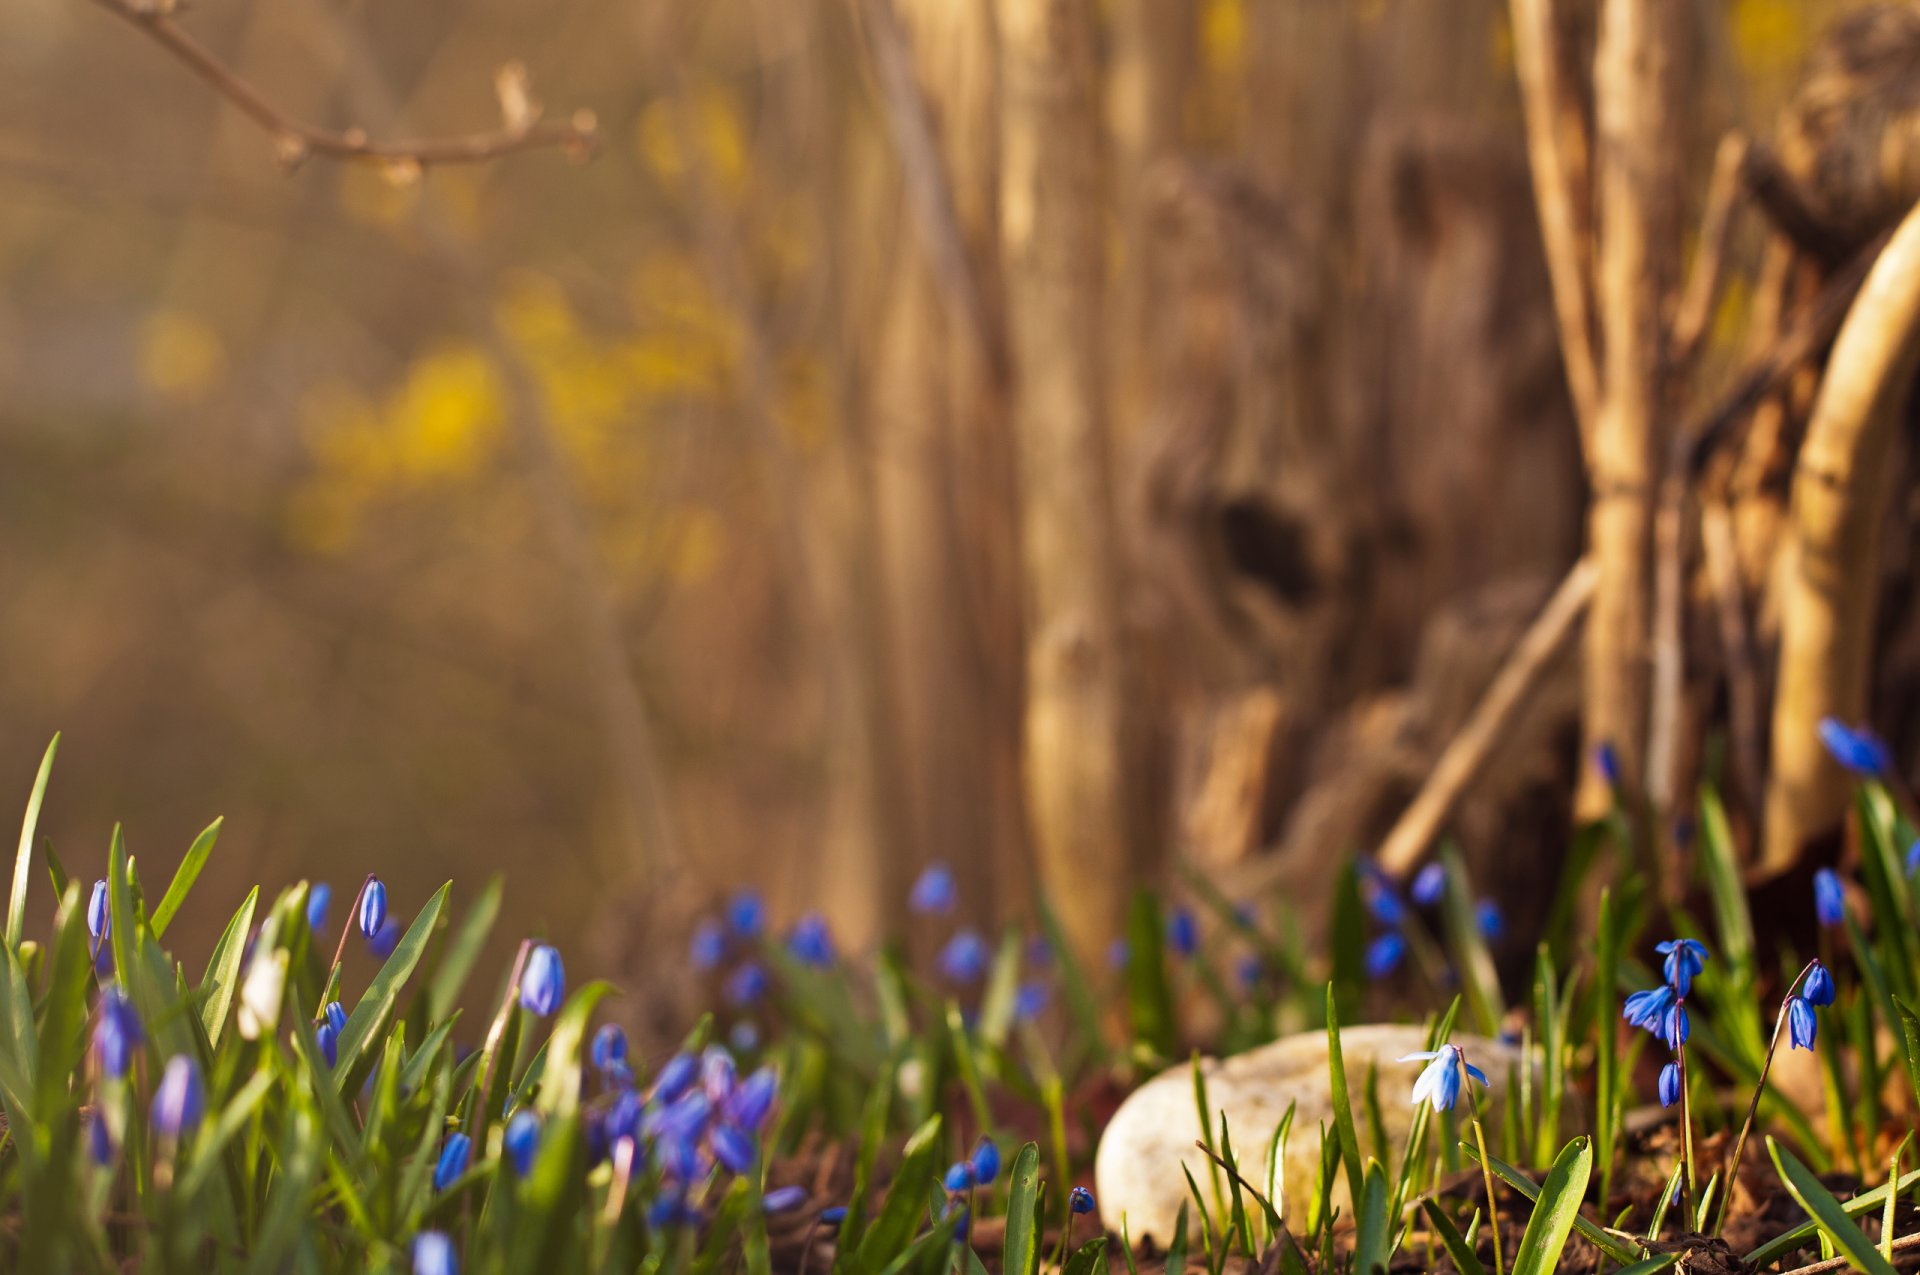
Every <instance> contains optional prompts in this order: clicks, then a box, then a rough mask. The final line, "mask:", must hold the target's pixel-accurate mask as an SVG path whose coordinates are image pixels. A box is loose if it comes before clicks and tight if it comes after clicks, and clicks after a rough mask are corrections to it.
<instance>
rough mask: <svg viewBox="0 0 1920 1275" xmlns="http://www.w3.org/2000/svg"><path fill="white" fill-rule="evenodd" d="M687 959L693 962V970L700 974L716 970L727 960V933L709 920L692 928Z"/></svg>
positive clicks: (717, 923)
mask: <svg viewBox="0 0 1920 1275" xmlns="http://www.w3.org/2000/svg"><path fill="white" fill-rule="evenodd" d="M687 959H688V960H690V961H692V962H693V968H695V969H697V970H700V971H702V972H705V971H707V970H711V969H716V968H718V967H719V965H720V962H721V961H724V960H726V959H727V932H726V931H725V930H723V929H721V928H720V923H719V922H718V921H715V920H711V919H709V920H705V921H702V922H700V924H698V925H696V926H694V927H693V939H692V941H691V942H689V943H688V945H687Z"/></svg>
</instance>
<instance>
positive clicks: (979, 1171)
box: [973, 1138, 1000, 1186]
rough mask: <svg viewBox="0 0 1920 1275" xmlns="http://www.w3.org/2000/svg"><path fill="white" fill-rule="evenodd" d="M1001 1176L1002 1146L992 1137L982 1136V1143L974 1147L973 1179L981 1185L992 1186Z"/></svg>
mask: <svg viewBox="0 0 1920 1275" xmlns="http://www.w3.org/2000/svg"><path fill="white" fill-rule="evenodd" d="M999 1176H1000V1148H999V1147H998V1146H996V1145H994V1141H993V1139H992V1138H982V1139H980V1145H979V1146H977V1147H975V1148H974V1149H973V1179H974V1181H976V1182H978V1183H979V1184H980V1185H981V1186H990V1185H991V1184H992V1183H993V1180H994V1179H995V1178H997V1177H999Z"/></svg>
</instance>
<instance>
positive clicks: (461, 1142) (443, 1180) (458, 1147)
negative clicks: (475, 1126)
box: [433, 1133, 473, 1191]
mask: <svg viewBox="0 0 1920 1275" xmlns="http://www.w3.org/2000/svg"><path fill="white" fill-rule="evenodd" d="M471 1159H473V1139H472V1138H469V1137H468V1136H467V1135H466V1134H464V1133H450V1134H448V1135H447V1140H446V1141H445V1142H443V1143H441V1144H440V1162H439V1163H438V1164H436V1165H434V1166H433V1189H434V1190H436V1191H444V1190H446V1189H447V1188H448V1187H450V1186H452V1185H453V1184H454V1183H455V1182H457V1181H459V1180H460V1175H461V1174H463V1173H465V1172H466V1171H467V1162H468V1161H469V1160H471Z"/></svg>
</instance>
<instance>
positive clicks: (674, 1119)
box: [656, 1089, 713, 1142]
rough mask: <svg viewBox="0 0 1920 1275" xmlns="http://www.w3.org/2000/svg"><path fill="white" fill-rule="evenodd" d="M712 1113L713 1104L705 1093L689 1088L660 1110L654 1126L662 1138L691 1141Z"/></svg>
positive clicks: (704, 1125)
mask: <svg viewBox="0 0 1920 1275" xmlns="http://www.w3.org/2000/svg"><path fill="white" fill-rule="evenodd" d="M712 1115H713V1104H712V1103H710V1102H708V1101H707V1095H705V1094H704V1093H701V1092H700V1091H699V1090H698V1089H690V1090H688V1091H687V1092H686V1093H685V1094H683V1095H681V1096H680V1098H679V1099H678V1100H676V1101H675V1102H673V1103H671V1104H669V1105H668V1106H666V1107H664V1108H662V1109H661V1110H660V1112H659V1115H658V1120H657V1124H656V1128H657V1129H658V1131H659V1135H660V1137H661V1138H663V1139H666V1138H681V1139H684V1140H686V1141H688V1142H691V1141H693V1140H694V1139H696V1138H698V1137H699V1136H700V1134H701V1133H702V1132H703V1131H704V1130H705V1129H706V1127H707V1121H708V1119H710V1118H711V1117H712Z"/></svg>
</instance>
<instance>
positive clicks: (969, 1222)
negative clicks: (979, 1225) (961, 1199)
mask: <svg viewBox="0 0 1920 1275" xmlns="http://www.w3.org/2000/svg"><path fill="white" fill-rule="evenodd" d="M972 1231H973V1210H972V1209H969V1208H962V1209H961V1210H960V1211H959V1212H958V1213H956V1214H954V1215H953V1238H954V1239H955V1240H956V1241H958V1242H959V1243H962V1244H965V1243H966V1242H967V1236H968V1235H969V1234H971V1233H972Z"/></svg>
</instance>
